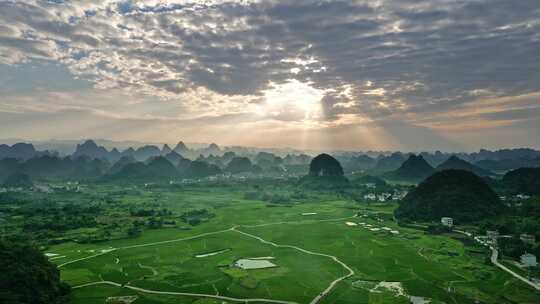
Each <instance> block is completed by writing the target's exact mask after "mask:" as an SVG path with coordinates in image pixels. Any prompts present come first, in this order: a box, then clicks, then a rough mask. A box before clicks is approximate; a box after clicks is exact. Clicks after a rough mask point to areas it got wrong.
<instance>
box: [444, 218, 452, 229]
mask: <svg viewBox="0 0 540 304" xmlns="http://www.w3.org/2000/svg"><path fill="white" fill-rule="evenodd" d="M441 224H442V225H443V226H446V227H450V228H452V226H454V219H453V218H451V217H443V218H441Z"/></svg>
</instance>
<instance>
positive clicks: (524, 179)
mask: <svg viewBox="0 0 540 304" xmlns="http://www.w3.org/2000/svg"><path fill="white" fill-rule="evenodd" d="M502 181H503V185H504V187H505V188H506V190H507V191H508V192H509V193H512V194H518V193H523V194H528V195H540V167H538V168H520V169H516V170H513V171H510V172H508V173H506V174H505V175H504V176H503V179H502Z"/></svg>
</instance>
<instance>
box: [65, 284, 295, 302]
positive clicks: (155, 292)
mask: <svg viewBox="0 0 540 304" xmlns="http://www.w3.org/2000/svg"><path fill="white" fill-rule="evenodd" d="M93 285H112V286H116V287H123V288H127V289H131V290H135V291H138V292H143V293H151V294H160V295H171V296H186V297H199V298H212V299H218V300H225V301H231V302H242V303H250V302H262V303H276V304H298V303H297V302H292V301H280V300H272V299H240V298H232V297H226V296H220V295H212V294H204V293H189V292H174V291H159V290H150V289H144V288H140V287H135V286H131V285H122V284H119V283H116V282H112V281H98V282H92V283H87V284H82V285H79V286H75V287H73V289H77V288H83V287H87V286H93Z"/></svg>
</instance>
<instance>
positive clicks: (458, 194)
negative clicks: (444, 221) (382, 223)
mask: <svg viewBox="0 0 540 304" xmlns="http://www.w3.org/2000/svg"><path fill="white" fill-rule="evenodd" d="M503 209H504V206H503V205H502V203H501V201H500V200H499V197H498V196H497V194H495V192H493V190H492V189H491V188H489V186H488V185H487V184H486V183H485V182H484V181H483V180H482V179H481V178H479V177H478V176H476V175H474V174H473V173H471V172H469V171H464V170H445V171H440V172H437V173H435V174H433V175H432V176H430V177H429V178H427V179H426V180H425V181H423V182H422V183H420V185H418V187H417V188H415V189H414V190H413V191H411V192H409V193H408V194H407V196H406V197H405V198H404V199H403V200H402V201H401V202H400V205H399V208H398V209H397V210H396V213H395V214H396V217H398V218H401V219H407V220H416V221H418V220H419V221H438V220H440V219H441V217H445V216H448V217H452V218H454V219H455V220H456V221H458V222H459V223H467V222H471V221H479V220H481V219H484V218H489V217H493V216H496V215H499V214H501V213H502V211H503Z"/></svg>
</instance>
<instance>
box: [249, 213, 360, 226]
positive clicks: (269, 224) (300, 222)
mask: <svg viewBox="0 0 540 304" xmlns="http://www.w3.org/2000/svg"><path fill="white" fill-rule="evenodd" d="M356 217H358V215H357V214H355V215H351V216H347V217H340V218H333V219H322V220H302V221H286V222H273V223H265V224H257V225H239V226H241V227H246V228H258V227H266V226H274V225H302V224H312V223H323V222H337V221H343V220H348V219H352V218H356Z"/></svg>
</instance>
